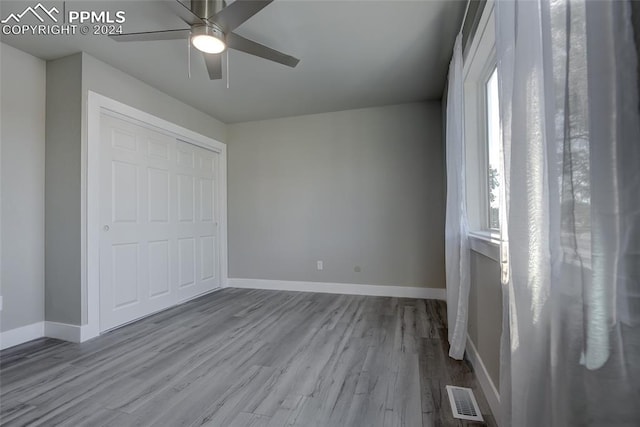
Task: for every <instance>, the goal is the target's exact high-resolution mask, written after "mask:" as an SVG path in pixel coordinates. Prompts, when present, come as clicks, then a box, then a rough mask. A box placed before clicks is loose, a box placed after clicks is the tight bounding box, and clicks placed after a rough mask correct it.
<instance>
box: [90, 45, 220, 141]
mask: <svg viewBox="0 0 640 427" xmlns="http://www.w3.org/2000/svg"><path fill="white" fill-rule="evenodd" d="M82 90H83V105H86V101H87V91H93V92H96V93H99V94H101V95H104V96H107V97H109V98H111V99H115V100H116V101H120V102H122V103H123V104H127V105H129V106H131V107H134V108H137V109H139V110H142V111H144V112H146V113H149V114H152V115H154V116H156V117H160V118H161V119H164V120H167V121H169V122H171V123H175V124H177V125H179V126H182V127H184V128H187V129H190V130H192V131H194V132H198V133H200V134H202V135H205V136H208V137H210V138H213V139H215V140H217V141H220V142H226V141H227V125H226V124H224V123H222V122H221V121H220V120H218V119H215V118H213V117H211V116H209V115H208V114H205V113H203V112H202V111H200V110H196V109H195V108H193V107H191V106H189V105H187V104H185V103H183V102H181V101H178V100H177V99H175V98H172V97H170V96H169V95H167V94H165V93H163V92H161V91H159V90H158V89H155V88H153V87H151V86H149V85H148V84H146V83H143V82H142V81H140V80H138V79H136V78H134V77H131V76H130V75H128V74H126V73H124V72H122V71H120V70H118V69H117V68H113V67H112V66H110V65H108V64H106V63H104V62H102V61H100V60H98V59H96V58H94V57H92V56H91V55H88V54H86V53H84V54H83V56H82ZM83 112H84V113H85V115H86V108H83ZM83 121H84V122H86V120H84V117H83ZM84 129H85V130H84V131H83V138H86V126H84Z"/></svg>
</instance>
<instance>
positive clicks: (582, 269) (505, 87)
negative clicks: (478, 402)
mask: <svg viewBox="0 0 640 427" xmlns="http://www.w3.org/2000/svg"><path fill="white" fill-rule="evenodd" d="M495 17H496V51H497V61H498V76H499V77H498V78H499V92H500V103H501V105H500V109H501V124H502V132H503V134H502V137H503V144H504V164H503V171H502V173H503V177H504V179H505V185H504V186H503V191H504V193H503V194H502V198H503V206H504V209H503V210H502V211H503V212H502V213H503V217H502V222H501V224H502V234H503V237H502V238H503V243H504V244H503V245H502V273H503V276H502V279H503V291H504V292H503V295H504V299H503V301H504V307H505V308H508V310H505V313H506V314H505V316H504V322H503V340H502V361H501V363H502V365H501V366H502V371H501V378H500V396H501V405H502V409H503V414H502V425H503V426H505V427H509V426H514V427H516V426H517V427H528V426H535V427H538V426H562V427H565V426H638V425H640V124H639V118H640V109H639V104H638V64H637V53H636V46H635V43H634V30H633V26H632V21H631V5H630V3H629V2H628V1H588V0H572V1H569V0H551V1H549V0H544V1H543V0H521V1H496V3H495Z"/></svg>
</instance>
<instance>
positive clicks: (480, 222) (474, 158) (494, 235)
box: [463, 1, 500, 244]
mask: <svg viewBox="0 0 640 427" xmlns="http://www.w3.org/2000/svg"><path fill="white" fill-rule="evenodd" d="M496 64H497V60H496V49H495V21H494V13H493V2H492V1H488V2H487V5H486V7H485V8H484V11H483V13H482V17H481V18H480V21H479V24H478V27H477V31H476V33H475V35H474V37H473V39H472V40H471V41H470V43H469V45H468V47H467V49H466V50H465V52H463V91H464V135H465V159H466V170H465V173H466V200H467V214H468V222H469V234H470V235H471V236H475V237H477V238H480V239H483V240H485V241H488V242H492V243H494V244H495V243H497V242H499V234H500V231H499V229H495V228H490V223H489V212H490V211H489V209H490V202H489V191H490V190H489V188H490V183H489V139H488V125H487V123H488V113H489V112H488V105H487V83H488V82H489V79H490V78H491V75H492V73H493V71H494V70H495V69H496Z"/></svg>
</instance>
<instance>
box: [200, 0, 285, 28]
mask: <svg viewBox="0 0 640 427" xmlns="http://www.w3.org/2000/svg"><path fill="white" fill-rule="evenodd" d="M272 1H273V0H236V1H234V2H233V3H231V4H230V5H229V6H227V7H225V8H224V9H222V10H221V11H220V12H218V13H216V14H215V15H212V16H210V17H209V21H212V22H215V23H216V24H217V25H218V26H220V28H222V31H224V32H225V33H230V32H231V31H233V30H235V29H236V28H238V27H239V26H240V25H242V23H244V22H245V21H247V20H248V19H249V18H251V17H252V16H253V15H255V14H256V13H258V12H260V11H261V10H262V9H264V8H265V7H267V6H268V5H269V4H270V3H271V2H272Z"/></svg>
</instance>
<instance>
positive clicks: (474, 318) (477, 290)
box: [468, 250, 502, 389]
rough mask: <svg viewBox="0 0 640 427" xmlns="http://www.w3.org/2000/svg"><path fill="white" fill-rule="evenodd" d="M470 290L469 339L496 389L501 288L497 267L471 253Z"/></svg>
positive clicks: (497, 264)
mask: <svg viewBox="0 0 640 427" xmlns="http://www.w3.org/2000/svg"><path fill="white" fill-rule="evenodd" d="M470 262H471V287H470V291H469V327H468V332H469V338H471V341H473V344H474V345H475V347H476V349H477V350H478V354H479V355H480V358H481V359H482V363H484V365H485V367H486V368H487V372H488V373H489V376H490V377H491V380H492V381H493V385H495V386H496V389H499V387H500V335H501V334H502V288H501V287H500V264H499V263H498V262H497V261H494V260H493V259H491V258H488V257H486V256H484V255H482V254H480V253H478V252H475V251H473V250H472V251H471V259H470Z"/></svg>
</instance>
